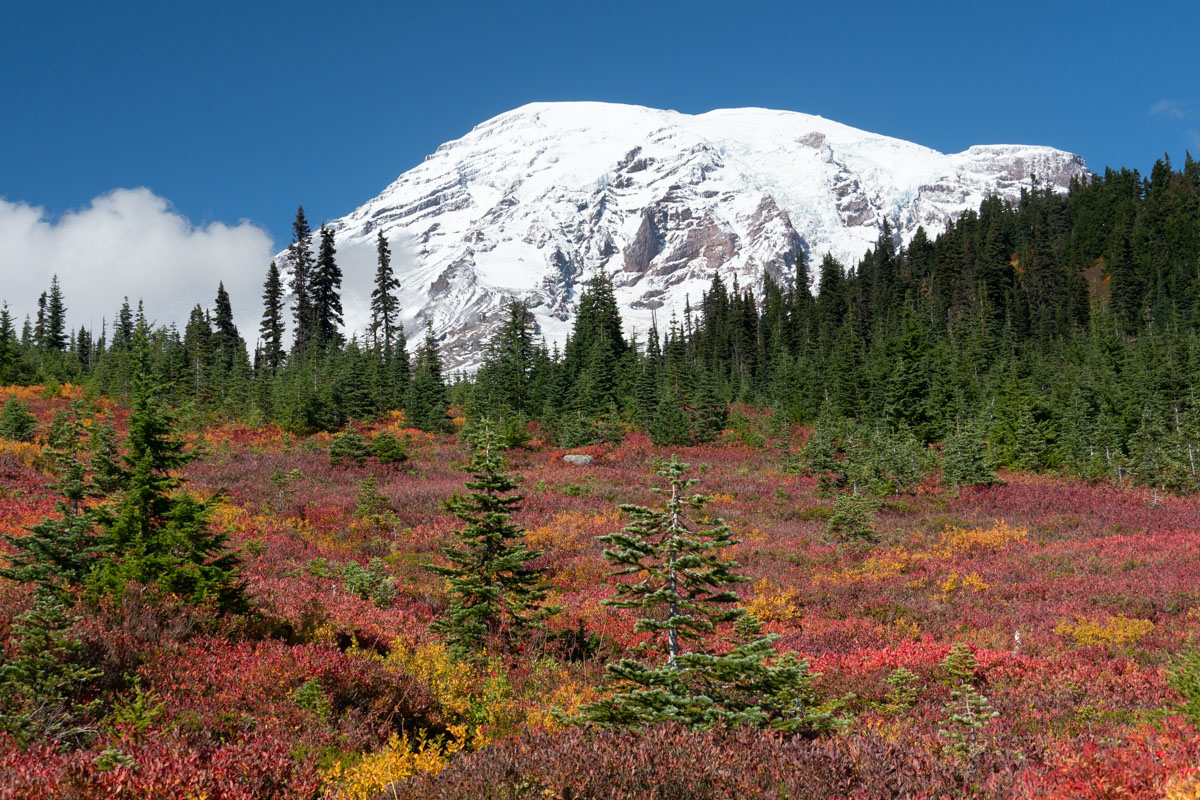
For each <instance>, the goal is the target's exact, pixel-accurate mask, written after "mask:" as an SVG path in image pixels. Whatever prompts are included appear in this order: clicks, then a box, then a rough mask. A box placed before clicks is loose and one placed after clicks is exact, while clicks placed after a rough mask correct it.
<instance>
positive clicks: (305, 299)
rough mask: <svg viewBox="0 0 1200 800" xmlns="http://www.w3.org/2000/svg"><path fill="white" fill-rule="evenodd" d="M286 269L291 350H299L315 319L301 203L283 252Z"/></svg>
mask: <svg viewBox="0 0 1200 800" xmlns="http://www.w3.org/2000/svg"><path fill="white" fill-rule="evenodd" d="M287 262H288V270H289V271H290V272H291V274H292V281H291V288H292V296H293V298H294V299H293V304H292V316H293V318H294V319H295V323H296V327H295V331H296V337H295V340H294V341H293V342H292V350H293V351H294V352H300V351H301V350H304V349H305V348H307V347H308V346H309V344H310V343H311V341H312V339H313V337H314V335H315V332H314V326H315V324H316V318H315V316H314V307H313V288H312V281H313V270H314V262H313V253H312V229H311V228H310V227H309V226H308V220H307V219H306V218H305V216H304V206H300V207H299V208H297V209H296V219H295V221H294V222H293V223H292V243H291V245H289V246H288V252H287Z"/></svg>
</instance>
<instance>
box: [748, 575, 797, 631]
mask: <svg viewBox="0 0 1200 800" xmlns="http://www.w3.org/2000/svg"><path fill="white" fill-rule="evenodd" d="M798 597H799V595H798V593H797V592H796V590H795V589H784V588H782V587H780V586H776V585H775V584H774V583H772V582H771V581H769V580H767V579H766V578H763V579H762V580H761V581H759V582H758V583H756V584H754V592H753V594H751V596H750V599H748V600H747V601H746V603H745V606H746V610H747V611H749V612H750V613H751V614H753V615H754V616H756V617H758V618H759V619H760V620H762V621H763V622H791V621H793V620H796V619H799V618H800V610H799V609H798V608H797V607H796V601H797V599H798Z"/></svg>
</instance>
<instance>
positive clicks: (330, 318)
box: [309, 225, 342, 350]
mask: <svg viewBox="0 0 1200 800" xmlns="http://www.w3.org/2000/svg"><path fill="white" fill-rule="evenodd" d="M336 256H337V250H336V249H335V248H334V246H333V231H332V230H330V229H329V228H327V227H325V226H324V225H322V226H321V231H320V243H319V247H318V250H317V262H316V265H315V266H314V267H313V272H312V280H311V281H310V289H309V294H310V295H311V298H312V306H313V318H314V320H315V322H314V324H315V328H314V329H313V334H314V335H315V337H316V341H317V343H318V344H319V346H320V347H322V348H323V349H327V350H329V349H332V350H336V349H337V348H338V347H340V346H341V344H342V334H341V327H342V270H341V267H339V266H338V264H337V258H336Z"/></svg>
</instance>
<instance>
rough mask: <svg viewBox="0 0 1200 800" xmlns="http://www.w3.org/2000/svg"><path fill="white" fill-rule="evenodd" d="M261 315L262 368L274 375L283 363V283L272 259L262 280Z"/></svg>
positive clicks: (259, 331)
mask: <svg viewBox="0 0 1200 800" xmlns="http://www.w3.org/2000/svg"><path fill="white" fill-rule="evenodd" d="M262 299H263V316H262V324H260V325H259V328H258V334H259V337H260V338H261V340H262V368H263V370H264V371H265V372H266V374H267V375H270V376H274V375H275V373H276V372H278V371H279V367H280V366H282V365H283V333H284V326H283V307H284V299H283V283H282V282H281V281H280V279H279V268H278V267H277V266H275V262H274V261H272V262H271V265H270V266H269V267H267V279H266V280H265V281H264V282H263V294H262Z"/></svg>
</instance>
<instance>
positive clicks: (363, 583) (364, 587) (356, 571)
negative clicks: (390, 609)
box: [342, 558, 396, 608]
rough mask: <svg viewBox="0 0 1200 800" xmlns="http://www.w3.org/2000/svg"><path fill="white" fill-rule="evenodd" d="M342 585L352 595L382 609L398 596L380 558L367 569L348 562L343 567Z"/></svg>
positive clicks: (372, 561)
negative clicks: (371, 602) (369, 601)
mask: <svg viewBox="0 0 1200 800" xmlns="http://www.w3.org/2000/svg"><path fill="white" fill-rule="evenodd" d="M342 583H343V585H344V586H345V587H346V591H347V592H350V594H353V595H357V596H359V597H361V598H362V599H363V600H372V601H374V603H375V605H377V606H379V607H380V608H386V607H387V605H388V603H390V602H392V598H393V597H395V596H396V587H395V585H394V584H393V583H392V579H391V578H389V577H388V576H387V572H386V571H385V567H384V565H383V562H382V561H381V560H379V559H378V558H372V559H371V560H370V561H369V562H368V563H367V566H365V567H364V566H362V565H361V564H359V563H358V562H357V561H349V562H347V563H346V564H345V565H343V566H342Z"/></svg>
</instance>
